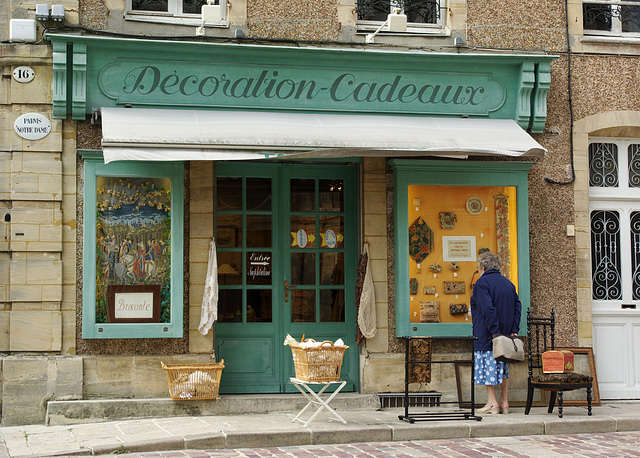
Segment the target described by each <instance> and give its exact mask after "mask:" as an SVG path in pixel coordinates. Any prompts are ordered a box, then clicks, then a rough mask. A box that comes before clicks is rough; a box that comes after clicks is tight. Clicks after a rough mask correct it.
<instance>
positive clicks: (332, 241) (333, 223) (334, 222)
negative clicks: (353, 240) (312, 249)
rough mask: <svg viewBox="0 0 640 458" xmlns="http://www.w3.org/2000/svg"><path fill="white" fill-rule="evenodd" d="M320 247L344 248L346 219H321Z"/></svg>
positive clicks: (340, 217)
mask: <svg viewBox="0 0 640 458" xmlns="http://www.w3.org/2000/svg"><path fill="white" fill-rule="evenodd" d="M320 238H321V242H320V246H321V247H322V248H344V217H343V216H321V217H320Z"/></svg>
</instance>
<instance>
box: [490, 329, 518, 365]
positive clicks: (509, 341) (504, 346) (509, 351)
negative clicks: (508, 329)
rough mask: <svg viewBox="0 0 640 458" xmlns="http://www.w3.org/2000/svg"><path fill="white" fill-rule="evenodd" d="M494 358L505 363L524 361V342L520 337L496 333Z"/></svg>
mask: <svg viewBox="0 0 640 458" xmlns="http://www.w3.org/2000/svg"><path fill="white" fill-rule="evenodd" d="M493 359H495V360H496V361H502V362H503V363H519V362H520V361H524V344H523V343H522V340H520V339H519V338H518V337H510V336H503V335H502V334H499V335H496V336H495V337H494V338H493Z"/></svg>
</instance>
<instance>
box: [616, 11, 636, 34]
mask: <svg viewBox="0 0 640 458" xmlns="http://www.w3.org/2000/svg"><path fill="white" fill-rule="evenodd" d="M620 22H621V23H622V31H623V32H640V6H621V7H620Z"/></svg>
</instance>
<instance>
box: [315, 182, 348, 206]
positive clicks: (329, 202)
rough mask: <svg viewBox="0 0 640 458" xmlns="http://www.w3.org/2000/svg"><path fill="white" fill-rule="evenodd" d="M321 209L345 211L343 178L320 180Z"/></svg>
mask: <svg viewBox="0 0 640 458" xmlns="http://www.w3.org/2000/svg"><path fill="white" fill-rule="evenodd" d="M319 189H320V204H319V207H320V211H328V212H342V211H344V182H343V181H342V180H320V182H319Z"/></svg>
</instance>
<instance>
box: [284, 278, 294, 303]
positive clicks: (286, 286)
mask: <svg viewBox="0 0 640 458" xmlns="http://www.w3.org/2000/svg"><path fill="white" fill-rule="evenodd" d="M293 288H295V286H294V285H291V286H289V281H288V280H285V281H284V301H285V302H289V290H290V289H293Z"/></svg>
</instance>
